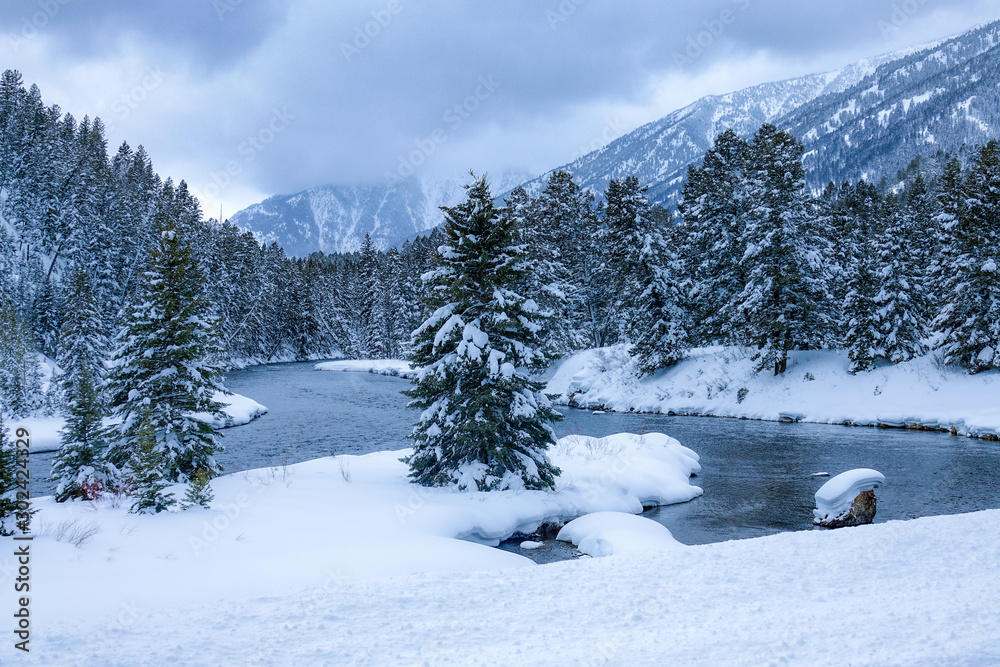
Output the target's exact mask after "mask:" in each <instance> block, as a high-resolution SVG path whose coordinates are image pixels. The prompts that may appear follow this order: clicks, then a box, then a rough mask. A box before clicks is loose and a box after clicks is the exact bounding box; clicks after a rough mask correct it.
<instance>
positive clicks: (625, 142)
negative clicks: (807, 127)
mask: <svg viewBox="0 0 1000 667" xmlns="http://www.w3.org/2000/svg"><path fill="white" fill-rule="evenodd" d="M898 57H900V54H887V55H884V56H879V57H876V58H871V59H867V60H862V61H860V62H857V63H854V64H852V65H848V66H847V67H844V68H843V69H840V70H837V71H834V72H827V73H823V74H811V75H808V76H804V77H800V78H797V79H788V80H786V81H778V82H772V83H764V84H761V85H758V86H752V87H750V88H745V89H743V90H740V91H737V92H734V93H729V94H727V95H710V96H708V97H703V98H701V99H700V100H698V101H696V102H694V103H693V104H690V105H688V106H686V107H684V108H682V109H678V110H677V111H674V112H673V113H670V114H668V115H667V116H665V117H663V118H661V119H659V120H656V121H653V122H651V123H648V124H646V125H643V126H642V127H640V128H638V129H636V130H634V131H632V132H630V133H628V134H626V135H624V136H622V137H619V138H618V139H616V140H615V141H612V142H611V143H610V144H608V145H607V146H604V147H603V148H599V149H597V150H595V151H593V152H591V153H588V154H587V155H584V156H582V157H580V158H578V159H577V160H575V161H573V162H571V163H569V164H566V165H563V166H562V167H559V169H562V170H565V171H568V172H570V173H571V174H573V176H574V178H575V179H576V181H577V182H578V183H579V184H580V185H581V186H582V187H584V188H588V189H591V190H593V191H594V192H603V191H604V190H605V188H606V187H607V185H608V181H610V180H611V179H612V178H619V179H620V178H624V177H625V176H628V175H632V174H634V175H636V176H637V177H638V178H639V181H640V182H642V183H646V184H650V185H652V187H651V188H650V190H651V192H650V196H651V197H652V198H653V199H655V200H657V201H660V202H662V203H667V204H673V203H676V202H675V199H676V195H677V194H679V188H680V185H681V183H682V181H683V179H684V176H685V174H686V172H687V167H688V165H690V164H691V163H693V162H695V161H697V160H699V159H701V156H702V155H704V154H705V151H707V150H708V149H709V148H711V147H712V143H713V142H714V141H715V137H716V136H718V135H719V134H720V133H721V132H723V131H724V130H726V129H728V128H732V129H733V130H735V131H736V132H737V133H738V134H740V135H741V136H746V137H749V136H751V135H753V133H754V132H755V131H756V130H757V129H758V128H759V127H760V126H761V125H762V124H764V123H766V122H774V121H775V120H777V119H779V118H781V117H783V116H785V115H787V114H788V113H790V112H791V111H793V110H795V109H797V108H800V107H802V106H803V105H804V104H806V103H808V102H810V101H812V100H815V99H816V98H818V97H821V96H824V95H828V94H834V93H838V92H840V91H843V90H846V89H849V88H851V87H853V86H854V85H855V84H857V82H859V81H861V80H863V79H865V78H866V77H867V76H869V75H871V74H872V73H874V72H875V71H876V70H877V68H878V67H879V66H880V65H881V64H882V63H885V62H887V61H891V60H893V59H894V58H898ZM553 171H555V170H553ZM551 173H552V172H548V173H546V174H543V175H542V176H539V177H538V178H536V179H534V180H532V181H530V182H528V183H525V184H524V187H525V189H526V190H527V191H528V193H529V194H538V192H540V191H541V189H542V187H544V184H545V182H546V181H547V180H548V177H549V175H551Z"/></svg>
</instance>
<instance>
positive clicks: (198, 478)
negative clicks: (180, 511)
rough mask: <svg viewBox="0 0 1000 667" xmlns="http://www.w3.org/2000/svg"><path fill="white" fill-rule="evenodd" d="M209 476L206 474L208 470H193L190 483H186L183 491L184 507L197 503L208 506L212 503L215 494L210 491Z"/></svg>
mask: <svg viewBox="0 0 1000 667" xmlns="http://www.w3.org/2000/svg"><path fill="white" fill-rule="evenodd" d="M211 481H212V479H211V477H209V475H208V471H207V470H205V469H204V468H199V469H198V470H196V471H195V473H194V475H192V476H191V483H190V484H189V485H188V488H187V491H186V492H185V493H184V502H183V507H184V509H188V508H189V507H194V506H195V505H198V506H200V507H209V506H211V504H212V500H214V499H215V494H213V493H212V487H211V486H210V484H211Z"/></svg>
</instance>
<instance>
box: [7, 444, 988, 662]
mask: <svg viewBox="0 0 1000 667" xmlns="http://www.w3.org/2000/svg"><path fill="white" fill-rule="evenodd" d="M398 454H399V452H396V453H389V452H386V453H383V455H370V456H368V457H344V458H347V459H349V460H350V465H351V471H352V473H353V481H352V482H347V481H345V480H344V479H343V476H342V473H341V469H340V467H339V466H338V462H337V461H336V460H334V459H321V460H318V461H312V462H309V463H305V464H301V465H299V466H293V467H290V468H289V469H288V470H287V471H282V470H281V469H270V470H261V471H256V472H253V473H250V474H248V475H246V476H242V475H229V476H227V477H223V478H220V479H218V480H215V481H214V482H213V487H214V489H215V492H216V501H215V503H214V509H212V510H199V509H196V510H189V511H188V512H184V513H166V514H160V515H154V516H141V517H139V516H132V515H127V514H125V513H124V510H122V509H117V510H116V509H114V508H111V507H107V506H101V507H98V508H97V509H91V508H89V507H88V506H87V505H84V504H80V503H71V504H66V505H62V506H56V505H55V504H54V503H51V502H50V501H47V500H41V501H39V503H38V506H39V508H40V512H39V514H38V515H37V516H36V525H37V526H43V524H44V525H45V526H48V528H45V529H44V530H40V531H37V533H38V536H36V537H35V540H34V541H33V542H32V543H31V549H32V560H31V568H32V577H33V578H32V582H31V583H32V591H31V610H32V617H31V623H32V640H31V653H30V654H21V653H20V652H17V654H16V656H15V651H14V649H13V647H12V642H11V641H5V642H3V644H2V646H0V662H2V663H3V664H7V663H8V662H10V663H16V664H25V665H55V664H59V665H73V664H136V662H137V661H138V662H140V663H142V664H150V665H163V664H183V665H189V666H191V667H197V666H199V665H218V664H247V665H251V664H331V665H332V664H370V665H410V664H433V665H436V664H511V663H515V664H539V665H557V664H559V665H561V664H577V663H582V664H622V665H627V664H662V663H663V661H664V656H669V660H670V662H672V663H675V664H683V665H720V664H747V665H758V664H803V665H805V664H808V665H817V666H822V665H844V664H853V665H884V664H926V665H931V664H966V665H986V664H996V663H997V662H998V661H1000V626H998V624H997V622H996V619H997V618H998V617H1000V596H997V595H996V590H997V589H998V587H1000V569H998V568H997V567H996V563H997V562H1000V539H998V538H1000V511H998V510H991V511H984V512H977V513H973V514H966V515H956V516H941V517H930V518H923V519H917V520H914V521H908V522H899V521H893V522H888V523H882V524H874V525H869V526H862V527H858V528H846V529H842V530H838V531H802V532H796V533H784V534H779V535H773V536H770V537H764V538H757V539H749V540H738V541H732V542H723V543H718V544H709V545H703V546H683V545H680V544H670V543H668V542H667V541H666V540H665V539H660V540H652V538H651V531H650V535H647V537H649V538H651V541H653V542H655V544H654V545H653V546H652V548H650V549H641V550H629V549H628V546H629V545H635V546H637V545H636V542H637V541H638V539H639V536H640V535H642V534H643V533H644V529H643V528H638V527H637V526H638V523H636V524H635V525H633V526H625V523H624V520H623V517H616V518H615V519H608V520H605V519H603V518H598V519H594V520H593V521H594V522H595V523H597V524H602V523H604V522H605V521H607V525H603V526H602V525H597V526H596V527H593V529H592V530H587V531H583V530H582V529H581V532H588V533H591V534H593V535H597V536H599V537H600V536H603V537H604V539H605V540H608V539H609V537H608V536H609V535H610V540H611V544H612V545H613V547H614V549H615V553H614V554H613V555H610V556H607V557H604V558H586V559H575V560H572V561H568V562H560V563H555V564H551V565H544V566H535V565H533V564H532V563H530V562H529V561H527V560H526V559H524V558H523V557H520V556H517V555H514V554H510V553H507V552H503V551H499V550H495V549H490V548H487V547H484V546H481V545H477V544H473V543H468V542H462V541H459V540H455V539H450V538H448V537H441V536H440V535H435V534H434V533H433V532H432V531H429V530H428V528H430V527H432V526H434V525H437V526H438V527H439V528H440V530H441V531H442V532H443V533H447V530H448V529H449V528H450V529H453V528H454V527H455V526H456V525H458V524H457V523H454V522H452V521H450V520H444V517H443V516H440V515H439V519H440V520H439V521H432V520H430V519H424V520H423V521H420V522H418V521H417V520H416V519H417V515H418V514H424V515H432V514H438V513H439V511H440V510H442V509H444V508H445V507H447V506H449V505H451V506H452V509H453V510H457V509H458V506H459V505H461V506H464V508H465V509H466V510H468V511H469V512H473V513H474V512H476V511H477V507H476V506H482V507H481V508H480V509H479V513H480V515H481V516H486V515H488V514H489V513H490V512H489V510H490V508H491V507H497V508H503V507H507V506H509V505H510V504H511V503H514V502H519V498H520V496H524V495H528V494H520V496H518V495H517V494H513V495H512V494H491V495H489V496H488V497H485V498H480V497H477V494H456V493H450V492H447V491H442V490H439V491H437V492H428V493H427V494H424V493H423V491H422V490H415V489H407V487H406V485H405V484H403V483H402V480H401V479H399V478H398V477H397V478H395V479H393V477H394V476H393V475H389V474H388V473H389V471H390V470H396V471H397V472H401V471H400V470H399V468H398V461H396V458H397V457H398ZM401 493H402V495H400V494H401ZM407 493H409V494H411V495H412V497H413V498H414V501H413V505H414V509H413V511H414V512H415V514H414V515H411V516H409V517H408V519H409V520H408V521H405V522H404V521H400V520H398V519H397V518H396V516H395V513H394V512H393V511H392V506H393V504H395V503H397V502H399V501H400V500H403V501H404V502H407V501H406V500H405V499H406V498H407ZM421 498H426V499H425V504H424V505H419V499H421ZM441 498H451V500H441ZM373 501H374V504H373ZM435 507H436V508H437V509H434V508H435ZM453 518H461V520H462V521H465V522H466V525H471V524H472V523H474V521H471V520H470V519H469V517H467V516H466V517H457V516H456V517H453ZM74 519H75V520H78V521H79V522H81V523H82V524H83V525H92V526H96V528H97V529H98V531H99V532H97V533H96V534H95V535H93V537H92V538H91V539H90V540H89V541H86V542H85V543H83V544H82V546H79V547H78V546H74V545H73V544H71V543H69V542H68V541H67V540H66V539H63V540H57V539H56V538H55V537H54V534H55V533H56V532H58V531H57V530H56V527H57V525H58V523H59V522H61V521H65V520H74ZM417 523H420V524H421V526H422V527H421V528H419V529H418V528H417V527H416V524H417ZM633 523H634V522H633ZM640 523H641V520H640ZM580 525H584V522H581V524H578V526H576V527H574V530H576V528H579V526H580ZM616 530H617V531H621V533H622V534H624V535H626V537H625V538H618V537H617V536H616V535H614V534H612V533H615V531H616ZM42 533H45V534H46V535H42ZM192 539H200V540H203V542H204V543H205V544H204V546H199V547H198V551H197V552H195V548H194V547H192V546H190V543H191V540H192ZM581 541H582V540H581ZM619 545H621V546H622V551H618V547H619ZM13 560H14V559H13V556H12V555H10V554H9V553H4V554H2V555H0V580H3V581H0V585H2V586H3V587H4V588H7V589H10V588H11V586H10V580H11V577H13V576H14V571H15V570H14V569H13V568H14V565H13ZM13 605H14V600H13V595H5V596H2V597H0V614H2V615H4V616H5V617H6V618H11V615H12V613H13ZM77 661H82V662H79V663H78V662H77Z"/></svg>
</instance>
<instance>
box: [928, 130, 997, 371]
mask: <svg viewBox="0 0 1000 667" xmlns="http://www.w3.org/2000/svg"><path fill="white" fill-rule="evenodd" d="M957 189H958V188H957V185H956V184H955V183H953V182H949V181H947V180H946V181H945V183H944V190H943V193H942V196H943V197H945V201H944V202H943V203H944V204H945V212H944V217H943V229H944V234H945V236H946V238H947V240H946V242H945V245H946V246H947V247H948V248H949V251H948V254H949V255H950V256H951V257H950V259H951V265H950V266H948V267H944V270H945V271H946V272H950V275H948V274H947V273H946V277H945V279H944V281H943V285H942V287H943V295H942V296H943V298H944V306H943V308H942V309H941V312H940V313H939V314H938V316H937V318H936V319H935V320H934V329H935V330H936V331H937V333H938V334H939V336H940V342H939V347H940V350H941V352H942V354H943V358H944V361H945V362H946V363H955V364H959V365H961V366H964V367H965V368H968V369H969V371H970V372H972V373H977V372H980V371H985V370H990V369H993V368H1000V143H998V142H996V141H991V142H989V143H988V144H987V145H986V146H984V147H983V148H982V149H981V150H980V152H979V154H978V155H977V156H976V159H975V162H974V164H973V166H972V168H971V169H970V171H969V175H968V177H967V178H966V181H965V184H964V187H963V188H962V190H961V192H962V194H964V202H962V204H961V205H959V206H955V202H954V201H952V200H953V199H954V198H955V197H954V195H955V191H956V190H957ZM956 208H957V210H953V209H956Z"/></svg>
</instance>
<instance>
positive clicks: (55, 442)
mask: <svg viewBox="0 0 1000 667" xmlns="http://www.w3.org/2000/svg"><path fill="white" fill-rule="evenodd" d="M215 400H216V401H218V402H220V403H222V404H223V409H222V410H223V412H225V414H226V417H225V418H224V419H216V420H213V422H212V423H213V425H214V426H215V427H216V428H228V427H230V426H241V425H243V424H247V423H249V422H250V421H252V420H254V419H256V418H257V417H259V416H261V415H262V414H265V413H266V412H267V408H266V407H265V406H263V405H261V404H260V403H258V402H257V401H255V400H253V399H252V398H248V397H246V396H241V395H239V394H229V395H228V396H227V395H224V394H221V393H216V394H215ZM202 417H203V418H205V417H207V415H202ZM65 423H66V420H65V419H64V418H63V417H26V418H24V419H17V420H14V419H8V420H7V428H8V430H9V431H11V432H12V433H13V430H14V429H15V428H17V427H19V426H24V427H27V429H28V431H30V433H31V451H32V452H53V451H55V450H57V449H59V442H60V436H59V431H60V430H61V429H62V428H63V425H65Z"/></svg>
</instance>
